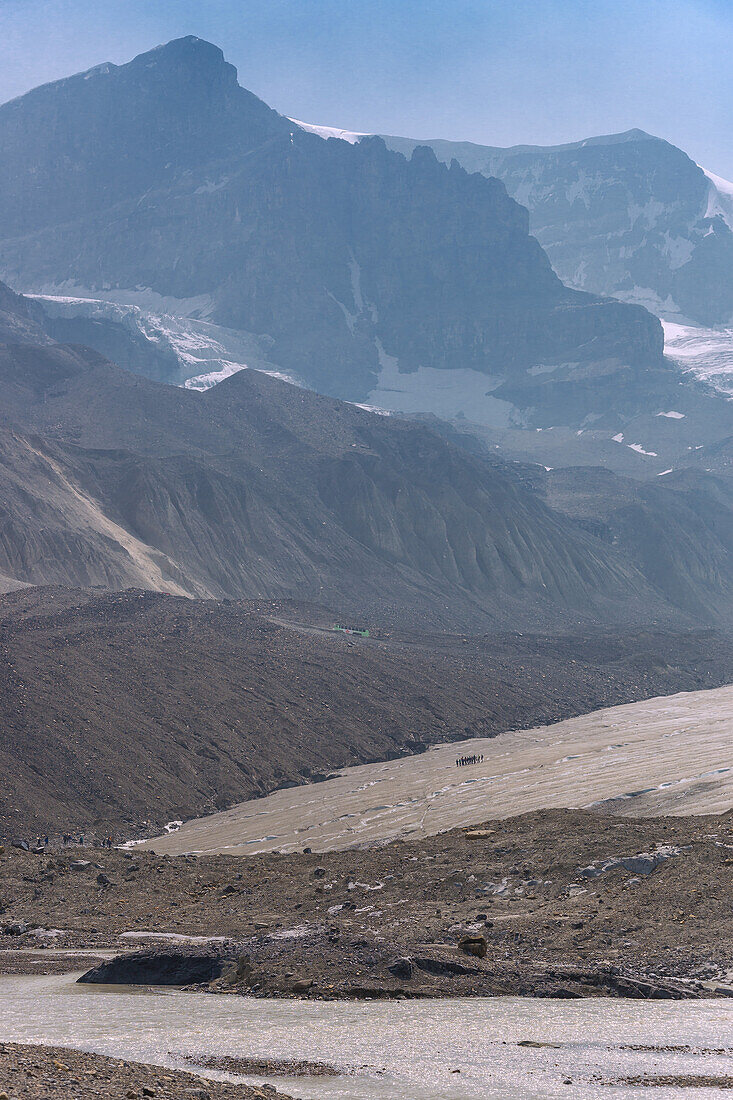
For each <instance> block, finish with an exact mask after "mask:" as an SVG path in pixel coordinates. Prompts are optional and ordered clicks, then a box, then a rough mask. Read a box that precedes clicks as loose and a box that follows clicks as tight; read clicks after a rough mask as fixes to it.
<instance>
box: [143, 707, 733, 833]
mask: <svg viewBox="0 0 733 1100" xmlns="http://www.w3.org/2000/svg"><path fill="white" fill-rule="evenodd" d="M732 724H733V686H729V687H724V688H718V689H715V690H711V691H698V692H688V693H683V694H679V695H672V696H666V697H661V698H656V699H649V700H646V701H645V702H641V703H631V704H628V705H625V706H620V707H612V708H609V709H606V710H600V711H596V712H594V713H593V714H588V715H584V716H583V717H580V718H572V719H570V720H568V721H565V722H558V723H556V724H554V725H550V726H541V727H539V728H536V729H531V730H524V731H521V732H508V733H503V734H500V735H499V736H498V737H494V738H483V739H473V740H471V741H465V742H459V743H454V744H449V745H441V746H439V747H437V748H434V749H432V750H430V751H429V752H426V753H423V754H421V755H418V756H410V757H405V758H402V759H400V760H392V761H386V762H383V763H379V764H367V765H363V766H361V767H356V768H348V769H345V770H344V771H342V772H341V773H340V774H339V775H338V776H336V777H335V778H332V779H329V780H327V781H325V782H323V783H318V784H308V785H305V786H302V787H295V788H290V789H288V790H282V791H276V792H274V793H273V794H271V795H268V796H267V797H266V798H259V799H254V800H252V801H250V802H244V803H241V804H239V805H237V806H233V807H232V808H231V809H229V810H226V811H224V812H222V813H218V814H214V815H212V816H210V817H205V818H200V819H198V820H194V821H189V822H186V823H185V824H184V825H183V826H182V827H181V828H180V829H179V830H178V831H177V832H175V833H173V834H171V835H168V836H164V837H160V838H156V839H155V840H152V841H149V842H148V846H149V847H153V848H154V849H155V851H156V852H169V853H172V854H176V853H182V852H226V853H230V854H250V853H254V852H266V851H283V852H292V851H296V850H299V849H302V848H304V847H310V848H312V849H313V851H327V850H329V849H335V848H349V847H354V846H359V845H362V844H373V843H378V842H380V841H388V840H391V839H394V838H395V837H398V836H407V835H409V834H434V833H438V832H441V831H443V830H446V829H451V828H454V827H456V826H459V825H469V824H472V823H473V822H476V821H485V820H486V819H488V818H503V817H509V816H511V815H514V814H519V813H524V812H526V811H529V810H536V809H541V808H547V807H589V806H593V805H596V804H600V803H606V802H608V803H609V804H610V805H609V808H612V809H613V810H614V812H616V813H622V814H629V815H650V814H702V813H720V812H723V811H725V810H727V809H729V808H730V806H731V803H732V801H733V742H732V741H731V736H730V730H731V725H732ZM464 755H472V756H473V755H477V756H480V757H482V758H483V759H482V761H481V763H478V764H471V765H468V766H465V767H457V766H456V759H457V758H459V757H461V756H464Z"/></svg>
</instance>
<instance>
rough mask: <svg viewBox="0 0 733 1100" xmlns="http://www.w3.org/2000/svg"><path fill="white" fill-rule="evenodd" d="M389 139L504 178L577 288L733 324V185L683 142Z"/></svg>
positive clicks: (633, 134)
mask: <svg viewBox="0 0 733 1100" xmlns="http://www.w3.org/2000/svg"><path fill="white" fill-rule="evenodd" d="M385 140H386V142H387V144H388V145H389V147H390V148H392V149H397V150H398V151H400V152H402V153H404V154H405V155H409V154H410V153H411V151H412V149H413V148H415V147H416V146H417V145H429V146H430V148H431V149H433V150H434V151H435V153H436V155H437V156H438V158H439V159H440V160H442V161H445V162H446V163H450V162H451V160H452V159H453V158H455V159H456V160H457V161H458V162H459V163H460V164H462V165H463V166H464V167H465V168H467V169H468V170H469V171H473V172H481V173H483V174H484V175H487V176H496V177H498V178H499V179H501V180H502V181H503V182H504V183H505V184H506V188H507V190H508V192H509V194H510V195H512V196H513V198H515V199H516V200H517V202H520V203H522V205H523V206H526V207H527V209H528V210H529V212H530V229H531V232H532V233H534V234H535V236H536V237H537V239H538V240H539V242H540V244H541V245H542V247H543V248H544V249H545V251H546V252H547V254H548V256H549V257H550V260H551V261H552V265H553V267H554V269H555V271H556V272H557V273H558V275H559V276H560V278H561V279H562V280H563V281H564V282H565V283H567V284H568V285H570V286H574V287H577V288H578V289H582V290H590V291H592V292H594V293H596V294H609V295H612V296H613V297H616V298H620V299H622V300H623V301H627V302H635V303H637V304H640V305H644V306H646V308H647V309H650V310H652V311H653V312H654V313H657V314H659V315H660V316H662V317H664V318H666V319H668V320H671V321H682V322H686V323H693V324H701V325H725V324H730V323H731V322H733V198H732V194H733V187H732V186H731V184H729V183H727V181H725V180H722V179H720V178H719V177H716V176H715V175H713V174H712V173H709V172H706V171H705V170H704V169H702V168H700V167H699V165H697V164H695V163H694V161H692V160H691V159H690V158H689V157H688V156H687V154H686V153H684V152H683V151H682V150H681V149H678V148H677V147H676V146H674V145H672V144H671V143H669V142H667V141H664V140H662V139H661V138H657V137H654V136H652V135H651V134H647V133H645V132H644V131H643V130H629V131H627V132H626V133H622V134H610V135H608V136H605V137H593V138H587V139H585V140H584V141H578V142H572V143H570V144H567V145H557V146H533V145H517V146H514V147H511V148H508V149H501V148H494V147H491V146H482V145H476V144H473V143H471V142H460V141H447V140H430V141H419V142H418V141H416V140H413V139H405V138H400V137H391V136H389V137H386V138H385Z"/></svg>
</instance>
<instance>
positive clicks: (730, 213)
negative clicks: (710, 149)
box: [698, 164, 733, 229]
mask: <svg viewBox="0 0 733 1100" xmlns="http://www.w3.org/2000/svg"><path fill="white" fill-rule="evenodd" d="M698 167H699V168H700V169H701V170H702V171H703V172H704V173H705V175H706V176H707V178H708V179H709V180H710V183H711V184H712V187H711V188H710V194H709V196H708V208H707V211H706V213H705V217H707V218H715V217H722V218H723V220H724V221H725V222H726V224H727V225H728V226H730V228H731V229H733V183H731V181H730V180H726V179H723V177H722V176H716V175H715V173H714V172H708V170H707V168H703V166H702V165H701V164H700V165H698Z"/></svg>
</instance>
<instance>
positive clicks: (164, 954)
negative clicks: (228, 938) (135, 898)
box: [77, 949, 236, 985]
mask: <svg viewBox="0 0 733 1100" xmlns="http://www.w3.org/2000/svg"><path fill="white" fill-rule="evenodd" d="M235 961H236V960H235V959H234V958H233V957H232V956H231V955H228V954H225V953H224V952H221V953H220V952H213V951H188V950H183V949H179V950H176V951H167V950H164V951H139V952H136V953H135V954H133V955H117V956H116V957H115V958H114V959H109V960H108V961H107V962H103V963H101V964H100V965H99V966H95V967H94V968H93V969H92V970H88V971H87V972H86V974H82V976H81V978H78V979H77V980H78V981H79V982H83V983H85V984H91V985H199V984H201V983H204V982H211V981H214V980H215V979H216V978H220V977H221V976H222V974H223V973H224V971H225V970H228V969H229V967H231V966H232V964H233V963H234V962H235Z"/></svg>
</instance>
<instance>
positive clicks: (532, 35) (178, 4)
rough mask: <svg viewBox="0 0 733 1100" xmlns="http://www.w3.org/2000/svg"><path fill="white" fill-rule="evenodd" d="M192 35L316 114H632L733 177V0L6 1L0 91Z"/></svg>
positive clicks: (418, 127)
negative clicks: (208, 43) (203, 39)
mask: <svg viewBox="0 0 733 1100" xmlns="http://www.w3.org/2000/svg"><path fill="white" fill-rule="evenodd" d="M184 34H196V35H198V36H199V37H201V38H207V39H209V40H210V41H213V42H216V43H217V44H218V45H220V46H221V47H222V48H223V50H224V52H225V54H226V56H227V58H228V59H229V60H230V61H231V62H232V63H233V64H234V65H236V66H237V68H238V69H239V78H240V83H241V84H243V85H244V86H245V87H247V88H249V89H251V90H252V91H253V92H255V93H256V94H257V95H259V96H261V98H263V99H265V100H266V101H267V102H268V103H270V104H271V105H272V106H273V107H275V108H277V110H279V111H282V112H283V113H284V114H288V115H294V116H295V117H297V118H301V119H303V120H305V121H308V122H317V123H322V124H326V125H331V126H343V127H347V128H351V129H355V130H372V131H381V132H384V133H394V134H404V135H407V136H410V137H423V138H427V137H445V138H455V139H460V140H469V141H476V142H480V143H484V144H488V145H512V144H520V143H538V144H553V143H557V142H563V141H573V140H577V139H579V138H583V137H589V136H591V135H593V134H600V133H612V132H615V131H619V130H627V129H630V128H631V127H634V126H638V127H640V128H641V129H644V130H648V131H649V132H651V133H654V134H658V135H659V136H660V137H665V138H667V139H668V140H670V141H673V142H674V143H675V144H677V145H680V146H681V147H682V148H683V149H685V150H686V151H687V152H688V153H689V154H690V155H691V156H692V157H693V158H694V159H695V160H697V161H699V162H700V163H702V164H704V165H705V167H707V168H709V169H711V170H712V171H714V172H717V173H718V174H719V175H723V176H727V177H728V178H733V112H732V111H731V103H732V102H733V65H732V64H731V57H733V0H0V101H4V100H6V99H9V98H11V97H12V96H15V95H18V94H20V93H22V92H24V91H27V90H28V89H29V88H31V87H33V86H34V85H36V84H39V83H43V82H44V81H46V80H52V79H55V78H57V77H60V76H65V75H67V74H69V73H71V72H77V71H79V70H81V69H85V68H89V67H90V66H92V65H95V64H98V63H100V62H101V61H114V62H117V63H120V62H124V61H126V60H129V58H131V57H132V56H134V55H135V54H136V53H140V52H142V51H144V50H146V49H149V48H151V47H152V46H155V45H157V44H159V43H160V42H164V41H167V40H169V39H171V38H177V37H179V36H181V35H184Z"/></svg>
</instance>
